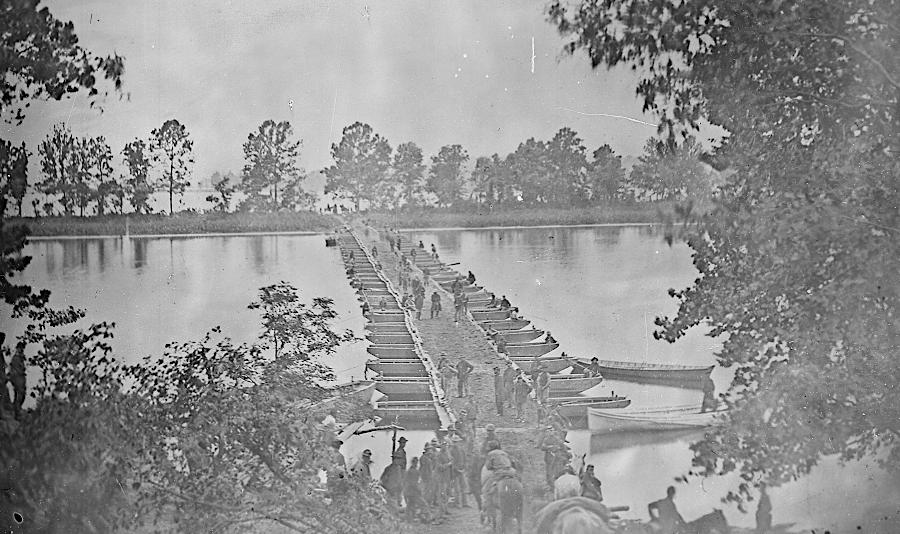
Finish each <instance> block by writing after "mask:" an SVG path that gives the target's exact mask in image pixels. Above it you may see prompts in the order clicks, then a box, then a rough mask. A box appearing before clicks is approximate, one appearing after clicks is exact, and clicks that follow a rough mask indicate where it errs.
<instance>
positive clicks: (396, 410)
mask: <svg viewBox="0 0 900 534" xmlns="http://www.w3.org/2000/svg"><path fill="white" fill-rule="evenodd" d="M375 415H377V416H378V417H380V418H381V419H382V422H384V423H403V422H404V421H417V422H418V421H426V422H432V423H436V424H437V425H438V426H439V425H440V418H439V417H438V413H437V410H436V409H435V408H434V403H433V402H432V401H383V402H379V403H378V406H377V407H376V408H375Z"/></svg>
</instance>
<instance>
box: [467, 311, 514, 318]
mask: <svg viewBox="0 0 900 534" xmlns="http://www.w3.org/2000/svg"><path fill="white" fill-rule="evenodd" d="M469 313H471V314H472V319H475V320H476V321H502V320H504V319H509V316H510V314H511V313H512V312H511V311H510V310H490V311H487V310H485V311H479V310H469Z"/></svg>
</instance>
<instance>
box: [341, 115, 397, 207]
mask: <svg viewBox="0 0 900 534" xmlns="http://www.w3.org/2000/svg"><path fill="white" fill-rule="evenodd" d="M391 152H392V150H391V145H389V144H388V141H387V139H385V138H383V137H381V136H380V135H378V134H377V133H375V131H374V130H373V129H372V127H371V126H369V125H368V124H363V123H361V122H355V123H353V124H351V125H350V126H347V127H346V128H344V131H343V136H342V137H341V142H340V143H339V144H332V145H331V157H332V158H333V159H334V165H332V166H331V167H328V168H327V169H325V177H326V182H325V192H326V193H333V194H335V195H337V196H338V197H340V198H345V199H347V200H350V201H351V202H353V204H354V205H355V206H356V209H357V210H359V207H360V202H361V201H362V200H368V201H370V202H373V201H376V200H377V197H378V196H379V193H378V191H377V189H378V187H379V186H380V185H382V183H383V181H384V180H385V178H387V172H388V170H389V169H390V166H391Z"/></svg>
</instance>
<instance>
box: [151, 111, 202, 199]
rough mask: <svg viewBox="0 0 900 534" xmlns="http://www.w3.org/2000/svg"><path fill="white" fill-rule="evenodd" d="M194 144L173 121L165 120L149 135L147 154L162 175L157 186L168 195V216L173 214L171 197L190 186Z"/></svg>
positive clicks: (180, 125)
mask: <svg viewBox="0 0 900 534" xmlns="http://www.w3.org/2000/svg"><path fill="white" fill-rule="evenodd" d="M193 149H194V142H193V141H192V140H191V139H190V137H189V134H188V131H187V129H186V128H185V127H184V125H183V124H181V123H180V122H178V120H177V119H169V120H167V121H166V122H164V123H163V125H162V126H161V127H159V128H154V130H153V131H152V132H150V154H151V155H152V161H153V162H154V164H155V166H158V167H159V169H160V171H161V172H162V175H161V176H160V179H159V181H158V185H159V186H160V187H163V188H165V189H167V190H168V192H169V215H170V216H171V215H172V214H173V213H174V211H173V210H174V209H175V203H174V196H175V195H176V194H178V195H181V194H182V193H184V190H185V188H187V187H189V186H190V185H191V183H190V182H189V181H188V176H190V173H191V166H192V165H193V164H194V155H193Z"/></svg>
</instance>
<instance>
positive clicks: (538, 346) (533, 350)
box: [506, 343, 571, 365]
mask: <svg viewBox="0 0 900 534" xmlns="http://www.w3.org/2000/svg"><path fill="white" fill-rule="evenodd" d="M557 348H559V343H522V344H516V343H510V344H507V345H506V353H507V354H508V355H509V356H510V357H511V358H512V357H517V358H523V357H531V358H534V357H535V356H543V355H544V354H547V353H548V352H552V351H554V350H556V349H557ZM569 365H571V364H569Z"/></svg>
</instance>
